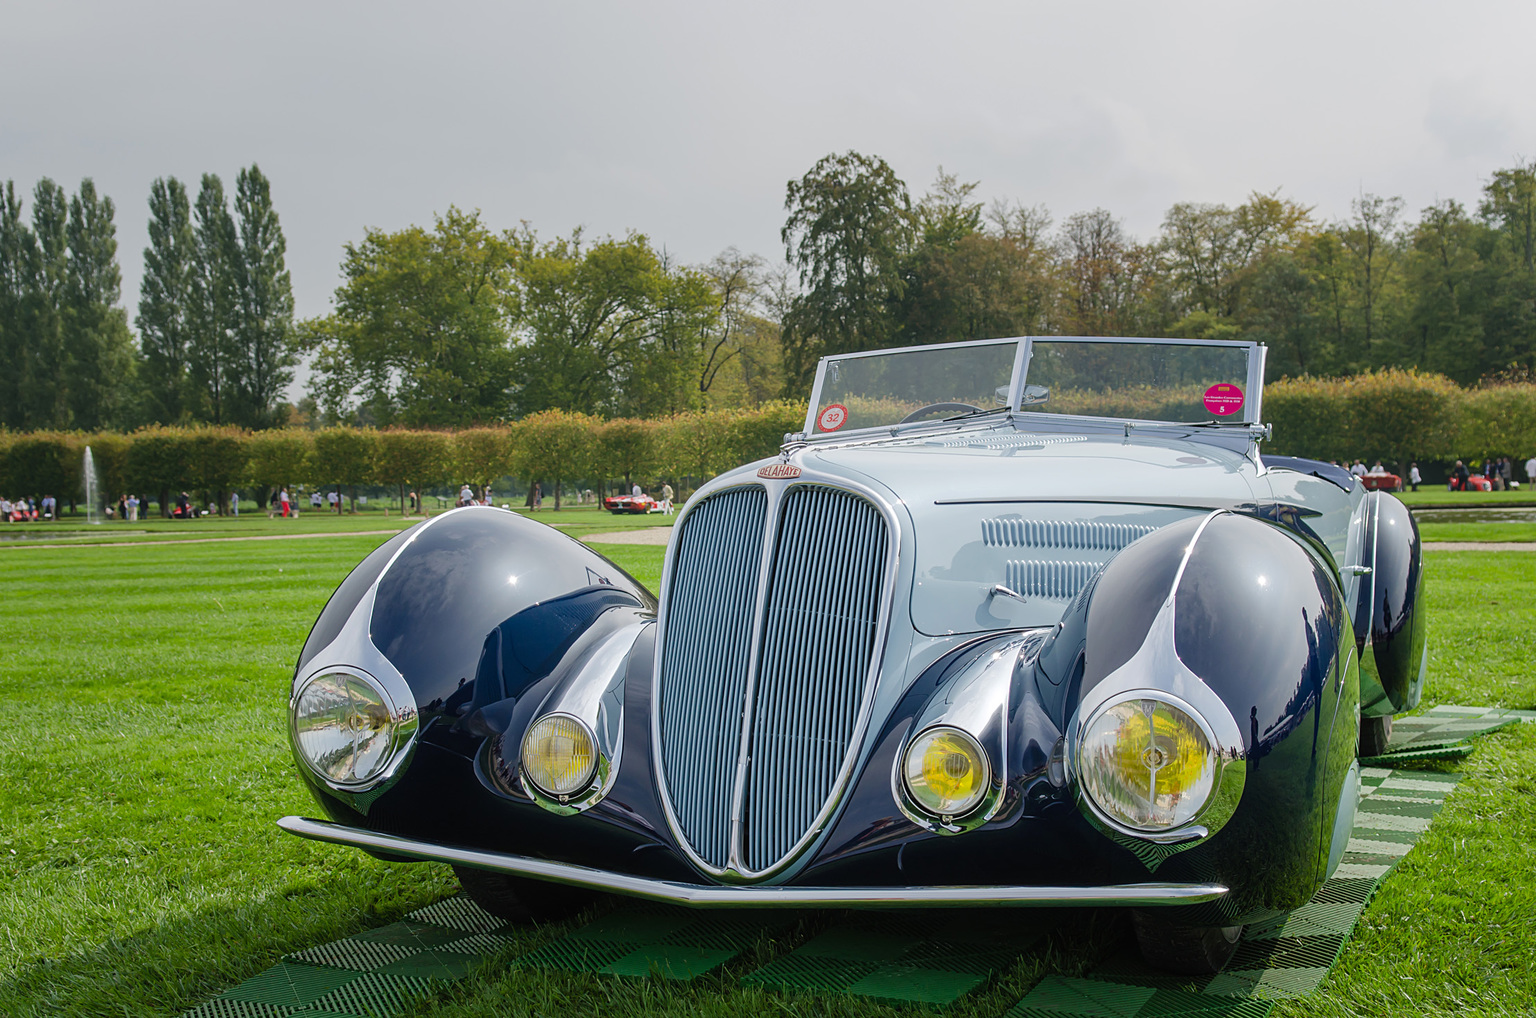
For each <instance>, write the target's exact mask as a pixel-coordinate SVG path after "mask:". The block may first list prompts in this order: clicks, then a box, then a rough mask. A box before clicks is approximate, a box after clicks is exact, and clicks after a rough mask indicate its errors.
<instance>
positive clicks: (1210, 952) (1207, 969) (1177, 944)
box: [1131, 909, 1243, 976]
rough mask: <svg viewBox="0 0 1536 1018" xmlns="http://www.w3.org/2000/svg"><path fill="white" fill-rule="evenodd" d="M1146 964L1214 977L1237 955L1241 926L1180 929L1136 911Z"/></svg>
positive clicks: (1138, 943) (1134, 921)
mask: <svg viewBox="0 0 1536 1018" xmlns="http://www.w3.org/2000/svg"><path fill="white" fill-rule="evenodd" d="M1131 922H1132V925H1134V926H1135V928H1136V946H1137V947H1138V948H1140V949H1141V957H1142V960H1143V961H1145V962H1146V963H1147V964H1148V965H1150V966H1152V967H1153V968H1155V969H1161V970H1162V971H1164V972H1172V973H1175V974H1177V975H1188V976H1205V975H1214V974H1215V973H1217V972H1220V971H1221V970H1222V969H1223V968H1225V967H1226V964H1227V962H1229V961H1231V960H1232V956H1233V955H1234V954H1236V953H1237V945H1238V942H1239V939H1240V938H1241V937H1242V934H1243V928H1242V927H1241V926H1178V925H1175V924H1173V923H1170V922H1167V921H1166V920H1164V919H1162V918H1160V917H1159V916H1157V915H1156V913H1153V912H1150V911H1147V910H1145V909H1133V910H1132V911H1131Z"/></svg>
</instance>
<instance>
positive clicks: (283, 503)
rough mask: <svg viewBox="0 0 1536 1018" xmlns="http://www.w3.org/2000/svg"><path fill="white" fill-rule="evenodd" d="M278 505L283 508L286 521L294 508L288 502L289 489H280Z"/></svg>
mask: <svg viewBox="0 0 1536 1018" xmlns="http://www.w3.org/2000/svg"><path fill="white" fill-rule="evenodd" d="M277 504H278V505H279V506H280V507H281V508H282V510H283V519H285V520H286V519H287V518H288V514H289V513H290V512H291V511H292V508H293V507H292V506H291V505H290V504H289V501H288V489H287V488H282V489H280V490H279V491H278V493H277Z"/></svg>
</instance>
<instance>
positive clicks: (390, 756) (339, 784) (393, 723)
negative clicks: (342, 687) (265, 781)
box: [288, 664, 420, 793]
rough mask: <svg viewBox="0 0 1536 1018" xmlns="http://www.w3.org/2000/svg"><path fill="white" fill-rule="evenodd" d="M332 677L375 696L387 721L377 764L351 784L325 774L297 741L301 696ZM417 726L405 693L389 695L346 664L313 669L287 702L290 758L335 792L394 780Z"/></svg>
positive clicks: (373, 787)
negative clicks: (386, 735)
mask: <svg viewBox="0 0 1536 1018" xmlns="http://www.w3.org/2000/svg"><path fill="white" fill-rule="evenodd" d="M332 676H341V677H344V678H347V679H352V680H355V681H357V682H361V683H362V684H363V685H365V686H367V687H368V688H369V689H370V690H371V691H372V692H373V693H375V694H376V695H377V696H378V697H379V699H380V701H382V703H383V705H384V708H385V711H386V713H387V715H388V717H389V723H390V730H389V735H388V741H387V744H386V746H385V750H384V752H383V754H382V756H381V762H380V763H379V765H378V766H377V767H376V768H374V770H373V771H371V772H370V773H369V774H368V775H367V776H366V777H362V778H354V779H352V780H340V779H337V778H335V777H333V776H332V775H330V774H328V773H326V772H325V771H324V770H323V769H321V768H320V767H319V766H318V765H317V764H316V762H315V761H314V760H311V759H310V758H309V756H308V755H307V754H306V753H305V752H304V749H303V746H302V744H301V743H300V741H299V716H298V707H299V704H300V703H301V702H302V701H303V699H304V694H305V693H307V692H308V691H309V690H310V687H312V686H313V685H314V684H315V683H316V682H319V681H321V680H323V679H326V678H330V677H332ZM419 724H420V718H419V715H418V712H417V709H416V703H415V700H414V699H413V698H412V697H411V695H410V692H409V690H406V691H405V692H404V694H403V696H402V695H401V693H400V691H398V690H396V691H395V692H391V690H390V688H389V683H386V682H384V681H381V680H380V679H379V678H377V677H376V676H374V675H373V674H372V673H371V672H369V671H368V670H367V669H364V668H359V667H357V666H356V665H349V664H326V665H322V666H320V667H317V668H315V669H314V670H313V671H311V672H310V673H309V674H308V675H306V676H305V677H304V678H303V679H302V680H301V681H299V682H298V683H297V684H295V686H294V688H293V692H292V694H291V695H290V696H289V699H288V741H289V745H290V746H292V747H293V755H294V757H295V758H297V759H298V761H299V762H300V764H302V765H303V767H304V769H305V771H307V772H308V773H309V774H310V775H311V776H312V777H313V778H314V779H315V780H317V781H319V782H320V783H321V784H323V785H325V786H326V787H327V788H329V789H331V790H332V791H335V792H345V793H362V792H372V791H376V790H379V789H380V786H382V785H386V784H387V783H389V782H391V781H393V780H394V778H395V777H396V776H397V775H398V773H399V771H400V766H401V764H402V762H403V761H404V760H405V759H406V758H407V757H408V756H409V755H410V753H411V750H412V749H414V747H415V744H416V733H417V730H418V727H419Z"/></svg>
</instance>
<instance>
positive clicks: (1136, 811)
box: [1077, 696, 1220, 831]
mask: <svg viewBox="0 0 1536 1018" xmlns="http://www.w3.org/2000/svg"><path fill="white" fill-rule="evenodd" d="M1192 711H1193V708H1189V710H1185V709H1183V708H1181V707H1177V706H1175V705H1173V704H1171V703H1168V702H1166V701H1164V700H1160V699H1156V698H1153V697H1148V696H1137V697H1133V698H1131V699H1126V700H1121V701H1119V702H1117V703H1109V704H1106V705H1105V706H1103V707H1100V708H1099V709H1098V710H1097V711H1095V712H1094V714H1093V715H1092V716H1091V717H1090V718H1089V719H1088V723H1087V724H1085V725H1084V726H1083V729H1082V739H1081V742H1080V744H1079V748H1078V753H1077V771H1078V778H1079V780H1080V781H1081V782H1082V787H1083V789H1084V791H1086V792H1087V793H1088V797H1089V798H1090V799H1091V800H1092V802H1093V805H1094V806H1096V807H1098V809H1099V810H1100V811H1101V812H1102V813H1103V814H1104V816H1105V817H1106V818H1107V819H1109V820H1112V821H1114V822H1115V823H1118V824H1120V825H1121V826H1123V827H1128V828H1130V829H1132V830H1136V831H1166V830H1171V829H1173V828H1175V827H1180V826H1182V825H1184V824H1187V823H1189V822H1190V821H1191V820H1193V819H1195V817H1196V816H1198V815H1199V813H1200V811H1201V810H1202V809H1203V808H1204V807H1205V804H1206V802H1207V801H1208V800H1209V799H1210V797H1211V792H1212V791H1213V790H1214V789H1215V787H1216V780H1217V775H1218V768H1219V764H1220V755H1219V753H1218V751H1217V749H1216V745H1215V740H1214V739H1213V737H1212V736H1211V734H1210V731H1209V729H1208V727H1207V726H1206V725H1205V724H1204V723H1203V722H1202V721H1201V720H1200V719H1199V718H1198V716H1196V715H1195V714H1193V713H1192Z"/></svg>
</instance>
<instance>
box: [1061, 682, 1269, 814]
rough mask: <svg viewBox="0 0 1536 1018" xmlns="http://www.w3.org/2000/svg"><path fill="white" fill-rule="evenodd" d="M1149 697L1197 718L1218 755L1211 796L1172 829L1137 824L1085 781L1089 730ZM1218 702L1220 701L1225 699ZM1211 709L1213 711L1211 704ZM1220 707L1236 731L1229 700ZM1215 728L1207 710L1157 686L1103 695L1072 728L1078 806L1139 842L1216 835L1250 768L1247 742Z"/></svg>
mask: <svg viewBox="0 0 1536 1018" xmlns="http://www.w3.org/2000/svg"><path fill="white" fill-rule="evenodd" d="M1146 700H1153V701H1156V702H1158V703H1161V704H1164V705H1166V706H1169V707H1172V708H1174V709H1175V710H1177V711H1179V712H1180V713H1182V714H1184V715H1185V716H1186V717H1188V718H1189V719H1190V720H1192V721H1193V722H1194V723H1195V724H1196V726H1198V727H1199V729H1200V731H1201V733H1202V734H1203V735H1204V737H1205V740H1206V743H1207V745H1208V746H1209V747H1210V749H1211V752H1212V754H1213V755H1214V756H1215V758H1216V766H1215V774H1214V775H1213V778H1212V782H1211V790H1210V792H1209V793H1208V794H1207V795H1206V797H1205V801H1204V802H1202V803H1201V804H1200V806H1199V808H1198V809H1196V810H1195V812H1194V813H1193V814H1191V815H1190V816H1189V817H1188V818H1187V819H1185V820H1184V821H1182V822H1180V823H1178V824H1174V825H1170V826H1168V827H1152V828H1149V827H1136V826H1133V825H1131V824H1127V823H1125V822H1124V821H1122V820H1120V819H1119V818H1118V817H1116V816H1114V815H1113V814H1112V813H1110V812H1109V810H1107V809H1106V808H1104V807H1103V806H1101V805H1100V804H1099V802H1098V800H1097V799H1095V798H1094V796H1093V794H1092V792H1091V791H1090V790H1089V789H1088V787H1087V785H1086V783H1085V782H1084V780H1083V775H1084V772H1085V768H1084V763H1083V737H1084V734H1085V733H1086V732H1087V731H1088V729H1089V728H1090V727H1091V726H1092V725H1093V723H1094V722H1095V721H1097V720H1098V719H1099V718H1100V717H1101V716H1102V715H1103V714H1105V713H1107V712H1109V711H1111V710H1113V709H1114V708H1116V707H1119V706H1121V705H1123V704H1126V703H1132V702H1138V701H1146ZM1216 703H1217V704H1220V701H1219V700H1218V701H1216ZM1207 707H1208V709H1209V708H1210V707H1211V705H1207ZM1220 707H1221V710H1222V711H1224V712H1225V713H1226V715H1227V716H1226V717H1225V718H1223V719H1220V720H1225V721H1226V722H1227V724H1228V727H1229V728H1230V729H1231V730H1232V731H1236V730H1237V728H1236V723H1235V722H1233V721H1232V719H1231V714H1230V711H1227V710H1226V707H1225V705H1224V704H1220ZM1216 727H1217V726H1216V725H1215V724H1213V722H1212V719H1211V718H1209V717H1207V715H1206V712H1205V711H1202V710H1200V709H1199V708H1197V707H1195V706H1194V705H1193V704H1191V703H1190V702H1189V701H1188V700H1185V699H1184V698H1183V697H1181V696H1178V695H1176V694H1173V693H1170V692H1168V691H1167V690H1165V689H1158V688H1155V687H1148V688H1139V689H1125V690H1121V691H1119V692H1116V693H1114V694H1112V695H1110V696H1107V697H1103V698H1102V699H1098V700H1097V701H1096V702H1095V703H1094V704H1093V706H1092V709H1091V710H1089V711H1088V712H1086V714H1084V715H1081V716H1080V717H1079V719H1078V720H1077V721H1076V722H1074V723H1073V724H1072V726H1071V733H1072V745H1071V750H1070V752H1069V754H1068V759H1069V761H1070V765H1071V782H1072V787H1073V791H1074V794H1075V796H1076V799H1077V801H1078V804H1079V807H1080V808H1081V809H1082V810H1083V811H1084V813H1085V814H1086V815H1087V816H1088V818H1089V819H1090V820H1092V821H1093V822H1094V823H1095V824H1096V825H1098V826H1099V827H1100V828H1101V829H1103V830H1105V831H1106V832H1109V833H1113V834H1117V835H1122V836H1124V837H1129V838H1134V839H1137V840H1138V841H1148V842H1174V843H1176V842H1181V841H1193V840H1198V839H1201V838H1204V837H1206V836H1208V835H1210V834H1214V833H1215V832H1216V831H1217V830H1219V829H1220V827H1221V826H1222V825H1223V824H1225V823H1226V821H1227V820H1228V819H1229V818H1230V817H1231V815H1232V813H1233V811H1235V809H1236V807H1237V800H1238V799H1239V798H1241V796H1242V792H1243V786H1244V784H1245V779H1246V768H1247V760H1246V757H1245V755H1244V753H1243V746H1242V743H1241V742H1240V741H1239V742H1237V743H1236V744H1235V745H1233V744H1232V743H1231V742H1230V741H1229V740H1223V739H1221V738H1220V737H1219V736H1218V735H1217V732H1216Z"/></svg>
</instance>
